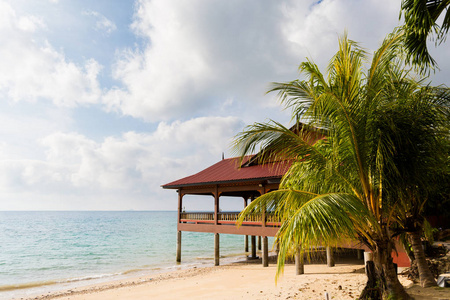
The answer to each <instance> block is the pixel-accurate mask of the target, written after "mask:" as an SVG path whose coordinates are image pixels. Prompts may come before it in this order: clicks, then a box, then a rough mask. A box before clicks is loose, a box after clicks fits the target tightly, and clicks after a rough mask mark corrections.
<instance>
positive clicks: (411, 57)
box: [401, 0, 450, 70]
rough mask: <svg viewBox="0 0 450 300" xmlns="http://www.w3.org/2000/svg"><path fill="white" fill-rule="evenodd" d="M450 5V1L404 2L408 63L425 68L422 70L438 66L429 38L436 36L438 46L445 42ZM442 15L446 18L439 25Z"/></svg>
mask: <svg viewBox="0 0 450 300" xmlns="http://www.w3.org/2000/svg"><path fill="white" fill-rule="evenodd" d="M449 5H450V0H439V1H435V0H403V1H402V7H401V15H403V17H404V19H405V25H404V29H405V32H406V40H405V45H406V47H407V49H408V53H407V58H408V61H411V62H412V63H413V64H416V65H418V66H419V67H421V68H423V69H422V70H426V68H427V67H434V66H435V65H436V61H435V60H434V59H433V58H432V57H431V55H430V53H429V51H428V48H427V38H429V37H430V36H431V35H432V34H435V35H436V37H435V39H436V44H440V43H442V42H443V41H445V39H446V34H447V33H448V30H449V28H450V11H449V10H448V8H449ZM444 14H445V15H444ZM441 15H444V18H443V21H442V24H441V25H439V24H438V18H439V17H440V16H441Z"/></svg>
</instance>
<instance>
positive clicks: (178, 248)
mask: <svg viewBox="0 0 450 300" xmlns="http://www.w3.org/2000/svg"><path fill="white" fill-rule="evenodd" d="M177 262H181V231H178V232H177Z"/></svg>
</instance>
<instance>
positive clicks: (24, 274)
mask: <svg viewBox="0 0 450 300" xmlns="http://www.w3.org/2000/svg"><path fill="white" fill-rule="evenodd" d="M176 233H177V211H134V210H128V211H0V241H1V242H0V299H13V298H22V297H27V296H32V295H35V294H38V293H47V292H51V291H55V290H61V289H69V288H73V287H76V286H83V285H88V284H91V283H98V282H102V281H110V280H115V279H122V278H126V277H134V276H140V275H147V274H152V273H161V272H166V271H171V270H176V269H182V268H189V267H194V266H212V265H213V263H214V261H213V259H214V234H212V233H199V232H183V233H182V256H181V263H176V261H175V259H176V235H177V234H176ZM220 254H221V263H222V264H225V263H229V262H232V261H236V260H242V259H244V258H245V255H246V253H245V252H244V238H243V236H241V235H225V234H222V235H220Z"/></svg>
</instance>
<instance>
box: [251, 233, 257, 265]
mask: <svg viewBox="0 0 450 300" xmlns="http://www.w3.org/2000/svg"><path fill="white" fill-rule="evenodd" d="M250 239H251V241H252V255H251V256H250V258H253V259H255V258H256V236H254V235H252V236H251V238H250Z"/></svg>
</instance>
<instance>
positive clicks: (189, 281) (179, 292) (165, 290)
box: [30, 264, 450, 300]
mask: <svg viewBox="0 0 450 300" xmlns="http://www.w3.org/2000/svg"><path fill="white" fill-rule="evenodd" d="M275 273H276V266H275V265H270V266H269V267H267V268H263V267H262V266H261V265H260V264H233V265H227V266H220V267H208V268H194V269H189V270H181V271H175V272H171V273H165V274H160V275H153V276H148V277H140V278H134V279H130V280H125V281H116V282H110V283H106V284H98V285H95V286H90V287H85V288H78V289H73V290H69V291H62V292H59V293H52V294H49V295H42V296H38V297H36V298H35V297H33V298H30V299H71V300H81V299H86V300H88V299H102V300H105V299H117V300H118V299H137V300H139V299H302V300H303V299H321V300H323V299H325V296H324V295H325V292H328V294H329V299H341V300H346V299H357V297H358V296H359V294H360V293H361V291H362V289H363V288H364V285H365V282H366V280H367V279H366V276H365V274H364V272H363V266H362V265H361V264H336V266H335V267H332V268H329V267H327V266H326V265H324V264H311V265H305V274H303V275H295V269H294V266H293V265H287V266H286V267H285V271H284V275H283V276H282V277H280V279H279V281H278V283H277V284H276V283H275ZM400 280H401V282H402V284H404V285H405V286H408V285H411V282H410V281H408V280H407V279H405V278H403V277H401V276H400ZM409 291H412V292H413V293H414V295H415V297H416V299H430V300H431V299H449V300H450V289H422V288H420V287H417V286H414V287H410V288H409ZM417 295H419V296H418V297H417ZM422 296H423V297H422ZM434 296H435V297H434Z"/></svg>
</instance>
